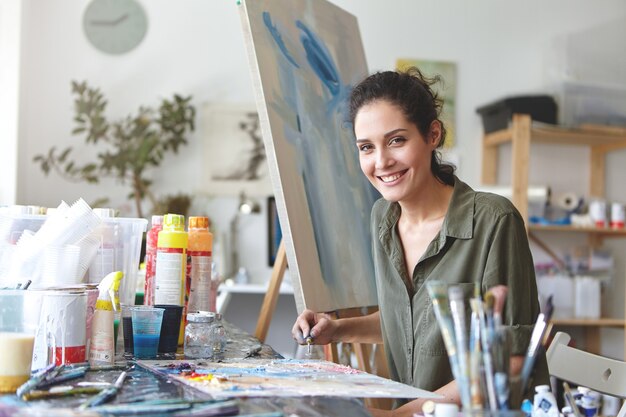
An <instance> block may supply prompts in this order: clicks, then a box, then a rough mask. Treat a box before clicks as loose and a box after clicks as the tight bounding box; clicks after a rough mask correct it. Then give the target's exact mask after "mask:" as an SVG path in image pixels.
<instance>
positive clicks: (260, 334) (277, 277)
mask: <svg viewBox="0 0 626 417" xmlns="http://www.w3.org/2000/svg"><path fill="white" fill-rule="evenodd" d="M286 268H287V255H286V252H285V242H284V241H282V240H281V242H280V245H279V246H278V252H277V253H276V260H275V261H274V268H273V269H272V277H271V278H270V283H269V287H268V288H267V292H266V293H265V298H263V305H262V306H261V313H260V314H259V320H258V321H257V323H256V330H255V332H254V336H255V337H256V338H257V339H259V341H261V343H264V342H265V338H266V337H267V332H268V330H269V328H270V323H271V321H272V315H273V314H274V309H275V308H276V302H277V301H278V295H279V291H280V284H281V283H282V282H283V276H284V275H285V269H286Z"/></svg>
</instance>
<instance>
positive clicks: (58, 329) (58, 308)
mask: <svg viewBox="0 0 626 417" xmlns="http://www.w3.org/2000/svg"><path fill="white" fill-rule="evenodd" d="M87 298H88V296H87V293H86V292H85V291H67V290H49V291H45V294H44V297H43V304H42V306H41V316H40V323H41V327H40V328H39V330H38V332H37V335H36V336H35V348H34V354H33V369H39V368H43V367H45V366H46V365H48V364H50V363H53V362H54V363H56V364H57V365H61V364H68V363H80V362H85V359H86V357H87V356H86V354H87V346H86V342H87Z"/></svg>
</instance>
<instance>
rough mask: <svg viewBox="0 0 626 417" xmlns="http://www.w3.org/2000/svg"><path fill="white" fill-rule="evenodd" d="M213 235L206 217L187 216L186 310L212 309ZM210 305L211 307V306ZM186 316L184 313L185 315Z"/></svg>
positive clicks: (213, 309) (213, 308) (213, 307)
mask: <svg viewBox="0 0 626 417" xmlns="http://www.w3.org/2000/svg"><path fill="white" fill-rule="evenodd" d="M212 250H213V235H212V234H211V232H209V218H208V217H190V218H189V251H188V252H187V253H188V254H189V257H190V259H191V271H190V278H191V283H190V286H189V287H190V291H189V303H188V305H187V311H188V312H191V313H193V312H197V311H213V312H215V304H214V303H213V305H211V301H212V292H213V288H212V282H211V256H212ZM211 307H212V308H211ZM185 317H186V315H185Z"/></svg>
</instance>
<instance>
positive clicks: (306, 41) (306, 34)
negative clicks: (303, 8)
mask: <svg viewBox="0 0 626 417" xmlns="http://www.w3.org/2000/svg"><path fill="white" fill-rule="evenodd" d="M296 26H297V27H298V28H299V29H300V30H301V31H302V35H301V36H300V41H301V42H302V46H303V47H304V50H305V52H306V59H307V61H308V62H309V65H311V69H312V70H313V71H314V72H315V74H316V75H317V76H318V78H319V79H320V80H321V81H322V83H324V85H325V86H326V87H327V88H328V91H330V93H331V94H332V95H333V97H336V96H337V95H339V90H340V88H341V82H340V80H339V72H338V71H337V68H336V67H335V64H334V63H333V60H332V57H331V55H330V52H328V48H326V46H325V45H324V44H323V42H322V41H321V40H319V39H318V38H317V36H315V34H314V33H313V32H311V30H309V28H308V27H306V25H305V24H304V23H302V22H301V21H300V20H297V21H296Z"/></svg>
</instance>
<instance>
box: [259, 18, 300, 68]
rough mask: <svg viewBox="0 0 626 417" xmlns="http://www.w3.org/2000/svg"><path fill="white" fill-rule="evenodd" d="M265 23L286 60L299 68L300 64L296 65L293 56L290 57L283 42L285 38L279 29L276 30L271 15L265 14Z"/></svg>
mask: <svg viewBox="0 0 626 417" xmlns="http://www.w3.org/2000/svg"><path fill="white" fill-rule="evenodd" d="M263 22H264V23H265V26H266V27H267V29H268V30H269V32H270V34H271V35H272V37H273V38H274V42H276V45H278V47H279V48H280V50H281V52H282V53H283V55H285V58H287V60H288V61H289V62H291V63H292V64H293V65H294V66H295V67H296V68H298V64H296V61H294V59H293V58H292V57H291V55H289V51H288V50H287V46H286V45H285V42H283V38H282V36H281V35H280V32H279V31H278V29H276V26H274V25H273V24H272V18H271V16H270V14H269V13H267V12H265V13H263Z"/></svg>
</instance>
